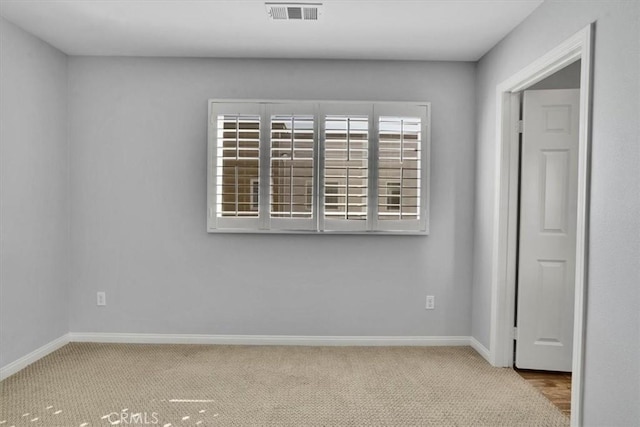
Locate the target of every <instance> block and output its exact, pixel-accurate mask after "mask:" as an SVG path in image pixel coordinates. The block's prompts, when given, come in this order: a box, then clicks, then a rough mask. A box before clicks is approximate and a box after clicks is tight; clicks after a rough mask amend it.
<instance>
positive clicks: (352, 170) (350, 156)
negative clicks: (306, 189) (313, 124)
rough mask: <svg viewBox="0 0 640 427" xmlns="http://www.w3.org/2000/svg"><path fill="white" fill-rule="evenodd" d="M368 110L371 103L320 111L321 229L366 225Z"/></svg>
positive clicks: (369, 113)
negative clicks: (321, 147)
mask: <svg viewBox="0 0 640 427" xmlns="http://www.w3.org/2000/svg"><path fill="white" fill-rule="evenodd" d="M371 112H372V109H371V106H366V105H357V104H342V105H328V106H326V107H325V108H324V110H323V114H321V119H322V121H323V122H322V133H323V135H322V138H323V150H322V153H323V156H322V163H323V179H322V182H321V189H322V190H323V191H324V194H323V195H322V196H321V203H322V207H323V212H322V213H323V218H322V219H323V227H324V228H323V229H324V230H330V231H331V230H335V231H345V230H349V231H364V230H367V228H368V219H369V212H368V211H369V203H370V201H369V199H370V197H369V190H368V189H369V149H370V138H371V123H372V122H371Z"/></svg>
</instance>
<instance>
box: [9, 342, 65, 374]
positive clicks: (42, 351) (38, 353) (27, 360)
mask: <svg viewBox="0 0 640 427" xmlns="http://www.w3.org/2000/svg"><path fill="white" fill-rule="evenodd" d="M68 343H69V334H64V335H63V336H61V337H60V338H57V339H55V340H53V341H51V342H49V343H47V344H45V345H43V346H42V347H40V348H38V349H36V350H34V351H32V352H31V353H29V354H27V355H25V356H22V357H21V358H19V359H18V360H15V361H13V362H11V363H9V364H8V365H6V366H3V367H1V368H0V381H2V380H4V379H5V378H7V377H9V376H11V375H13V374H15V373H16V372H18V371H20V370H22V369H24V368H26V367H27V366H29V365H31V364H32V363H33V362H36V361H38V360H39V359H42V358H43V357H45V356H46V355H48V354H49V353H53V352H54V351H56V350H57V349H59V348H60V347H62V346H64V345H66V344H68Z"/></svg>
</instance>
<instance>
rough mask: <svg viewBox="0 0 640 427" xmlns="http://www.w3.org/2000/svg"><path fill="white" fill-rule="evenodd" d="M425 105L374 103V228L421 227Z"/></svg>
mask: <svg viewBox="0 0 640 427" xmlns="http://www.w3.org/2000/svg"><path fill="white" fill-rule="evenodd" d="M426 108H427V107H426V106H422V107H417V106H393V105H385V104H382V105H376V121H377V125H378V126H377V129H378V144H377V145H378V147H377V151H378V153H377V160H378V168H377V172H378V178H377V189H378V200H377V229H378V230H397V231H402V230H420V231H422V230H425V227H426V218H425V217H426V209H425V208H426V206H423V203H426V200H424V199H425V198H426V197H425V191H423V190H424V188H425V187H424V186H425V185H426V182H425V176H426V174H425V167H426V165H425V159H426V157H427V156H426V154H427V153H426V152H425V151H426V147H425V139H424V138H425V135H426V131H425V129H426V120H427V110H426Z"/></svg>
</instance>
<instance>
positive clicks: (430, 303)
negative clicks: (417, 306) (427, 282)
mask: <svg viewBox="0 0 640 427" xmlns="http://www.w3.org/2000/svg"><path fill="white" fill-rule="evenodd" d="M424 308H425V309H427V310H433V309H434V308H436V297H434V296H433V295H427V304H426V305H425V307H424Z"/></svg>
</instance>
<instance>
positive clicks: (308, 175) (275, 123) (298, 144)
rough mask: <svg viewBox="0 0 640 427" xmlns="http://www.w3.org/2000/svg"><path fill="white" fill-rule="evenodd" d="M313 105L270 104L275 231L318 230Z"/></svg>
mask: <svg viewBox="0 0 640 427" xmlns="http://www.w3.org/2000/svg"><path fill="white" fill-rule="evenodd" d="M314 113H315V111H314V107H313V105H309V104H269V105H268V106H267V116H268V118H269V132H270V134H269V136H270V141H269V147H270V172H269V179H270V184H269V194H270V202H269V206H270V209H269V212H270V214H269V216H270V227H271V228H272V229H284V230H315V229H316V227H317V225H316V217H317V216H316V211H317V207H316V203H315V202H314V200H315V192H316V190H315V188H316V172H315V171H316V160H315V158H316V153H317V145H318V144H317V140H318V138H317V126H316V119H315V114H314Z"/></svg>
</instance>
